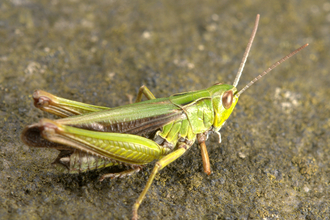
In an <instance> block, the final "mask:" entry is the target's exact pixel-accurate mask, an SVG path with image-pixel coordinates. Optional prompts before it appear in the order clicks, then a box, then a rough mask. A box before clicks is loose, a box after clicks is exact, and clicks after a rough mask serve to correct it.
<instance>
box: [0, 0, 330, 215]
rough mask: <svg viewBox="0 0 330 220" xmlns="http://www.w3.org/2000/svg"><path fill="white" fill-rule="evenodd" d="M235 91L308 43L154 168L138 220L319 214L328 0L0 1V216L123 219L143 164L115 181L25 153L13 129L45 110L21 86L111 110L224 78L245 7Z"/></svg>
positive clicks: (325, 169)
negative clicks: (202, 139)
mask: <svg viewBox="0 0 330 220" xmlns="http://www.w3.org/2000/svg"><path fill="white" fill-rule="evenodd" d="M258 13H260V14H261V21H260V25H259V30H258V32H257V36H256V39H255V43H254V45H253V47H252V51H251V53H250V57H249V59H248V62H247V64H246V68H245V71H244V72H243V76H242V80H241V82H240V83H239V85H238V88H242V87H243V85H245V84H246V83H248V82H249V81H250V80H251V79H253V78H254V77H255V76H257V75H258V74H259V73H261V72H262V71H263V70H264V69H266V68H267V67H269V66H270V65H271V64H272V63H273V62H275V61H277V60H278V59H279V58H281V57H282V56H284V55H286V54H288V53H289V52H291V51H292V50H294V49H296V48H298V47H299V46H301V45H303V44H305V43H310V46H309V47H308V48H307V49H305V50H303V51H302V52H301V53H299V54H298V55H296V56H295V57H294V58H291V59H290V60H289V61H287V62H286V63H284V64H282V65H281V66H280V67H278V68H277V69H275V70H274V71H273V72H271V74H269V75H268V76H266V77H265V78H264V79H262V80H261V81H260V82H258V83H257V84H256V85H254V86H253V87H251V88H250V89H249V90H247V91H246V93H245V94H243V95H242V97H241V98H240V100H239V103H238V106H237V107H236V109H235V111H234V113H233V115H232V116H231V117H230V118H229V120H228V122H227V124H226V126H225V127H224V128H223V129H222V131H221V133H222V143H221V144H219V143H217V137H216V136H212V137H211V138H210V140H209V141H208V142H207V147H208V151H209V155H210V160H211V168H212V171H213V173H212V175H210V176H207V175H206V174H204V173H203V166H202V160H201V156H200V150H199V148H198V147H197V145H194V146H193V147H192V149H191V150H190V151H189V152H187V153H186V154H185V155H184V156H182V157H181V158H180V159H178V160H177V161H175V162H174V163H172V164H170V165H169V166H168V167H166V168H164V169H163V170H162V171H161V172H160V173H159V175H157V177H156V179H155V181H154V183H153V184H152V187H151V189H150V190H149V192H148V194H147V196H146V198H145V200H144V201H143V203H142V205H141V208H140V209H139V215H140V218H141V219H262V218H264V219H329V216H330V208H329V206H330V204H329V201H330V199H329V198H330V195H329V190H330V189H329V183H330V163H329V161H330V148H329V143H330V140H329V139H330V130H329V127H330V121H329V115H330V114H329V110H330V104H329V103H330V102H329V97H330V88H329V85H330V77H329V69H330V62H329V60H330V53H329V48H330V37H329V36H330V3H329V2H327V1H321V0H316V1H308V0H302V1H283V0H279V1H258V0H257V1H215V0H206V1H196V0H193V1H172V0H170V1H142V0H140V1H128V0H127V1H111V0H101V1H76V0H70V1H60V0H53V1H33V0H15V1H14V0H13V1H2V2H0V121H1V122H0V127H1V133H0V219H130V218H131V209H132V205H133V203H134V201H135V200H136V199H137V197H138V196H139V193H140V192H141V191H142V189H143V188H144V186H145V183H146V181H147V179H148V175H149V174H150V172H151V169H152V167H153V164H154V163H152V164H150V165H149V166H147V167H146V168H145V169H144V170H143V171H142V172H140V173H138V174H136V175H134V176H132V177H130V178H127V179H121V180H105V181H104V182H102V183H100V182H99V181H98V178H99V176H100V175H101V174H103V173H107V172H113V171H117V169H116V168H111V169H105V170H101V171H95V172H88V173H84V174H79V175H69V174H62V173H59V172H57V171H56V170H54V169H52V167H51V166H50V163H51V162H52V161H53V159H54V158H56V156H57V151H56V150H45V149H30V148H28V147H27V146H25V145H24V144H23V143H22V142H21V141H20V133H21V131H22V129H23V128H24V126H26V125H28V124H31V123H34V122H37V121H38V120H39V119H40V118H43V117H51V118H52V116H50V115H49V114H46V113H42V112H41V111H39V110H37V109H35V108H34V107H33V104H32V99H31V94H32V93H33V91H34V90H35V89H43V90H46V91H48V92H50V93H53V94H56V95H58V96H61V97H65V98H69V99H73V100H77V101H83V102H86V103H91V104H96V105H105V106H109V107H114V106H118V105H123V104H127V103H128V98H127V96H126V94H129V95H132V96H135V95H136V93H137V90H138V88H139V87H140V86H141V85H142V84H144V85H147V86H148V88H149V89H150V90H151V91H152V92H153V93H154V94H155V96H156V97H166V96H169V95H171V94H174V93H177V92H184V91H191V90H198V89H203V88H206V87H208V86H210V85H212V84H214V83H215V82H224V83H232V82H233V80H234V77H235V73H236V71H237V69H238V66H239V63H240V60H241V57H242V55H243V52H244V49H245V46H246V44H247V41H248V39H249V36H250V33H251V31H252V27H253V23H254V19H255V16H256V14H258Z"/></svg>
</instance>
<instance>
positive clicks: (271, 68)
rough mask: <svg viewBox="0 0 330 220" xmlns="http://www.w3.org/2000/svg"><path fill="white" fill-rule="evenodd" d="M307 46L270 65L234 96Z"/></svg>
mask: <svg viewBox="0 0 330 220" xmlns="http://www.w3.org/2000/svg"><path fill="white" fill-rule="evenodd" d="M307 46H308V44H305V45H303V46H301V47H299V48H298V49H296V50H295V51H293V52H291V53H290V54H289V55H287V56H285V57H283V58H282V59H280V60H279V61H277V62H276V63H274V64H273V65H271V66H270V67H269V68H268V69H266V70H265V71H264V72H263V73H261V74H260V75H259V76H257V77H256V78H254V79H253V80H252V81H251V82H249V83H248V84H247V85H246V86H244V88H243V89H241V90H240V91H239V92H238V93H236V96H240V95H241V94H242V93H243V92H244V91H245V90H247V89H248V88H249V87H250V86H251V85H252V84H253V83H255V82H257V81H258V80H259V79H260V78H261V77H263V76H264V75H266V74H267V73H269V72H270V71H272V70H273V69H275V67H277V66H278V65H280V64H281V63H283V62H284V61H286V60H287V59H289V58H290V57H292V56H293V55H295V54H296V53H298V52H299V51H301V50H302V49H304V48H305V47H307Z"/></svg>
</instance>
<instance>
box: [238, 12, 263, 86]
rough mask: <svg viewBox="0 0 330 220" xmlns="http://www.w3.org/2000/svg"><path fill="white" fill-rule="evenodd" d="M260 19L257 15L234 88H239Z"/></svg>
mask: <svg viewBox="0 0 330 220" xmlns="http://www.w3.org/2000/svg"><path fill="white" fill-rule="evenodd" d="M259 18H260V15H259V14H257V17H256V21H255V22H254V27H253V31H252V34H251V37H250V39H249V43H248V45H247V47H246V49H245V52H244V55H243V59H242V62H241V64H240V65H239V68H238V71H237V74H236V78H235V80H234V84H233V86H234V87H236V86H237V84H238V81H239V79H240V78H241V75H242V72H243V69H244V66H245V62H246V59H247V58H248V56H249V52H250V49H251V46H252V43H253V40H254V37H255V36H256V33H257V29H258V24H259Z"/></svg>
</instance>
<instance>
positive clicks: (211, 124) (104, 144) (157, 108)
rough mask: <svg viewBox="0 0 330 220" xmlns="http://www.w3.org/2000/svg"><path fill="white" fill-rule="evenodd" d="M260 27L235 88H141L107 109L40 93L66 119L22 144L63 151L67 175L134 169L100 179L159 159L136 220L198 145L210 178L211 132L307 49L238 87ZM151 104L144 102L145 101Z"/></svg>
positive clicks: (30, 131) (32, 129)
mask: <svg viewBox="0 0 330 220" xmlns="http://www.w3.org/2000/svg"><path fill="white" fill-rule="evenodd" d="M258 23H259V15H257V17H256V21H255V25H254V29H253V32H252V34H251V37H250V40H249V43H248V45H247V48H246V50H245V53H244V56H243V59H242V62H241V64H240V67H239V69H238V73H237V75H236V78H235V80H234V83H233V85H226V84H221V83H217V84H214V85H213V86H211V87H209V88H207V89H204V90H199V91H192V92H186V93H180V94H175V95H172V96H170V97H168V98H158V99H156V98H155V96H154V95H153V94H152V93H151V92H150V91H149V89H148V88H147V87H145V86H142V87H141V88H140V90H139V92H138V95H137V98H136V101H135V103H132V104H128V105H124V106H119V107H116V108H111V109H110V108H107V107H101V106H94V105H89V104H84V103H80V102H75V101H71V100H67V99H64V98H60V97H56V96H54V95H52V94H49V93H47V92H44V91H40V90H37V91H35V92H34V94H33V99H34V105H35V106H36V107H37V108H39V109H41V110H43V111H46V112H50V113H52V114H55V115H57V116H60V117H62V119H58V120H50V119H41V120H40V121H39V123H36V124H32V125H29V126H27V127H26V128H25V129H24V131H23V132H22V135H21V139H22V141H23V142H24V143H25V144H27V145H28V146H30V147H45V148H55V149H57V150H59V151H60V153H59V155H58V157H57V158H56V159H55V161H54V162H53V164H55V165H57V166H58V167H59V168H61V169H62V170H68V171H69V173H80V172H86V171H89V170H93V169H100V168H104V167H110V166H115V165H126V166H129V167H130V169H128V170H125V171H123V172H119V173H109V174H105V175H103V176H102V177H101V179H100V181H102V180H104V179H105V178H108V177H110V178H117V177H126V176H130V175H132V174H133V173H135V172H138V171H140V170H141V169H142V167H143V166H144V165H145V164H147V163H150V162H152V161H154V160H158V161H157V162H156V164H155V167H154V169H153V170H152V172H151V174H150V177H149V180H148V182H147V184H146V186H145V188H144V190H143V191H142V193H141V194H140V196H139V198H138V199H137V200H136V202H135V204H134V206H133V219H137V218H138V212H137V211H138V208H139V206H140V204H141V202H142V200H143V199H144V197H145V195H146V193H147V191H148V189H149V188H150V186H151V184H152V181H153V179H154V178H155V176H156V174H157V173H158V172H159V171H160V170H161V169H163V168H164V167H165V166H167V165H168V164H170V163H172V162H173V161H175V160H176V159H177V158H179V157H180V156H182V155H183V154H184V153H185V152H186V151H187V150H188V149H189V148H190V147H191V146H192V145H193V143H194V142H195V141H196V140H197V142H198V144H199V145H200V147H201V153H202V159H203V167H204V172H205V173H207V174H208V175H209V174H211V169H210V162H209V157H208V153H207V149H206V146H205V141H206V140H207V139H208V136H209V134H210V133H215V134H217V135H218V136H219V139H220V140H219V142H221V136H220V133H219V130H220V129H221V127H222V126H223V125H224V124H225V122H226V120H227V119H228V117H229V116H230V114H231V113H232V111H233V110H234V108H235V105H236V103H237V101H238V98H239V96H240V95H241V94H242V93H243V92H244V91H245V90H246V89H248V88H249V87H250V86H251V85H252V84H253V83H255V82H256V81H258V80H259V79H260V78H261V77H262V76H264V75H266V74H267V73H268V72H270V71H271V70H272V69H274V68H275V67H276V66H278V65H279V64H280V63H282V62H284V61H285V60H287V59H288V58H290V57H291V56H293V55H294V54H296V53H297V52H299V51H300V50H302V49H303V48H305V47H306V46H308V44H305V45H304V46H302V47H300V48H298V49H297V50H295V51H293V52H292V53H290V54H289V55H287V56H285V57H284V58H282V59H281V60H279V61H278V62H276V63H274V64H273V65H272V66H271V67H269V68H268V69H267V70H265V71H264V72H263V73H262V74H260V75H259V76H257V77H256V78H255V79H253V80H252V81H251V82H250V83H248V84H247V85H246V86H245V87H244V88H243V89H241V90H240V91H238V90H237V89H236V86H237V84H238V81H239V79H240V76H241V74H242V71H243V68H244V65H245V62H246V59H247V57H248V54H249V51H250V48H251V46H252V42H253V39H254V37H255V34H256V31H257V28H258ZM143 95H144V96H145V97H146V98H147V99H148V100H147V101H141V100H142V96H143Z"/></svg>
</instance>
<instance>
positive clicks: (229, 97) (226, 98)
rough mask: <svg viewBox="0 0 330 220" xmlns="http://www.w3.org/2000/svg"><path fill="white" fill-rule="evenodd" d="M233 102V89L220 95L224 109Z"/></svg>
mask: <svg viewBox="0 0 330 220" xmlns="http://www.w3.org/2000/svg"><path fill="white" fill-rule="evenodd" d="M232 103H233V91H231V90H229V91H227V92H225V93H224V94H223V96H222V105H223V107H224V108H225V109H229V108H230V106H231V104H232Z"/></svg>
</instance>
